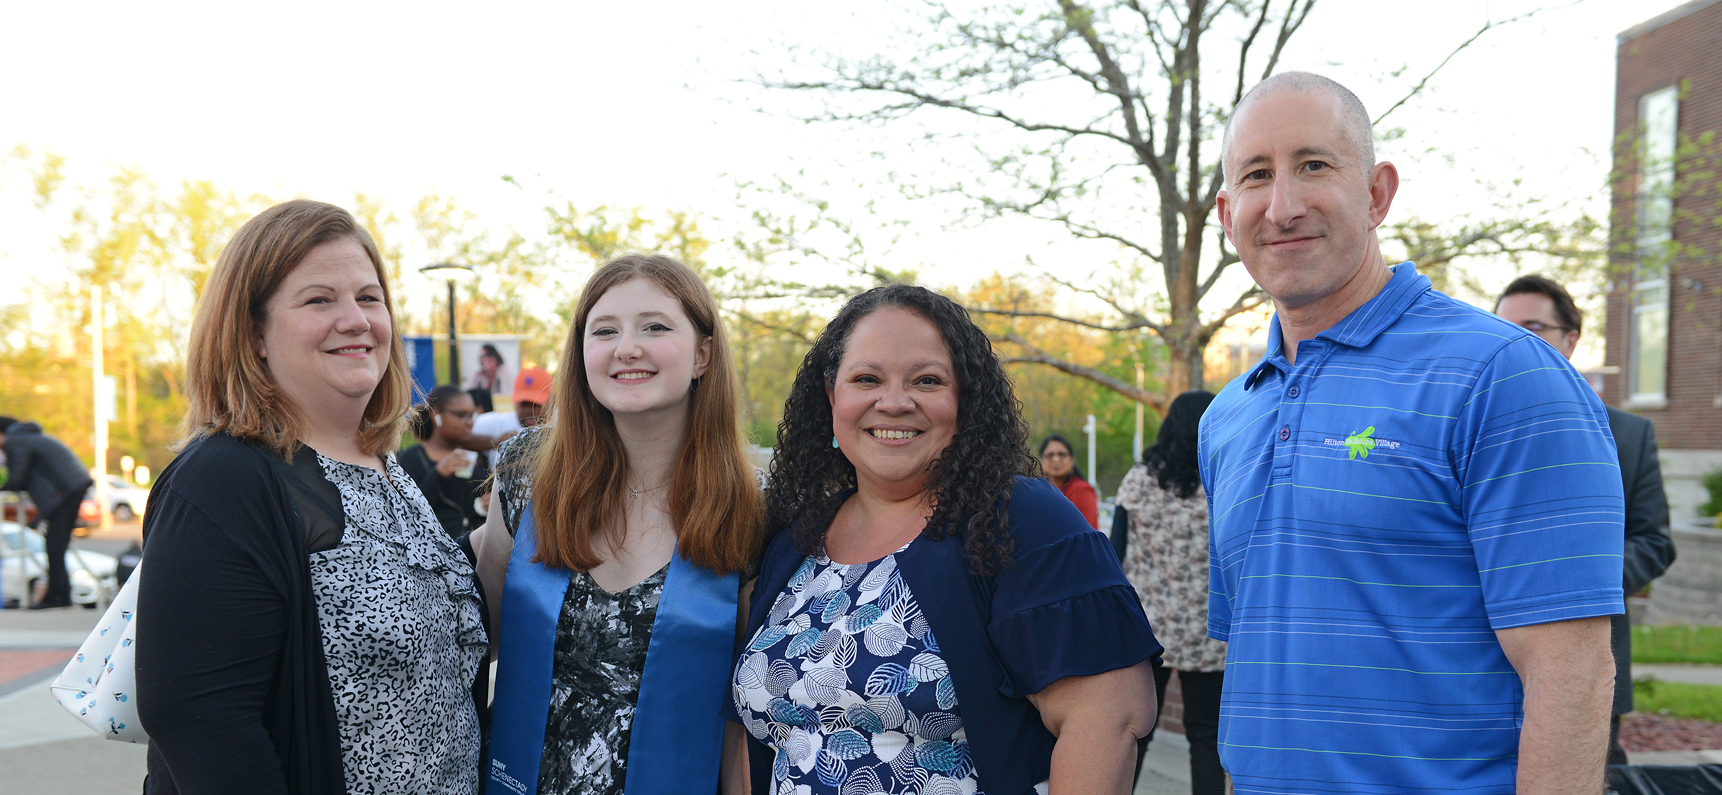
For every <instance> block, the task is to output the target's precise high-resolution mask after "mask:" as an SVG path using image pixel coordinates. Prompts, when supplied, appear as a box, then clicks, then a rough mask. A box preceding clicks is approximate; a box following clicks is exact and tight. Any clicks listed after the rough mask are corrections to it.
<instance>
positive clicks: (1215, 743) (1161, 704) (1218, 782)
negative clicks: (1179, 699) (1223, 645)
mask: <svg viewBox="0 0 1722 795" xmlns="http://www.w3.org/2000/svg"><path fill="white" fill-rule="evenodd" d="M1172 670H1173V669H1171V668H1155V669H1154V699H1155V701H1156V703H1157V704H1158V708H1159V709H1165V708H1166V684H1167V683H1168V682H1170V681H1172ZM1224 678H1225V672H1223V671H1179V672H1178V685H1179V686H1180V687H1181V688H1182V689H1183V691H1184V737H1185V739H1187V740H1189V741H1190V792H1191V795H1225V792H1226V772H1225V770H1224V769H1223V768H1221V767H1220V687H1221V683H1222V682H1223V681H1224ZM1156 728H1157V727H1156ZM1153 739H1154V732H1153V730H1150V731H1149V732H1148V736H1147V737H1143V738H1142V739H1141V740H1138V741H1137V742H1136V777H1137V778H1138V779H1140V778H1141V777H1142V759H1143V758H1144V757H1146V756H1147V755H1148V743H1149V741H1151V740H1153Z"/></svg>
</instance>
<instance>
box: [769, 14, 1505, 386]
mask: <svg viewBox="0 0 1722 795" xmlns="http://www.w3.org/2000/svg"><path fill="white" fill-rule="evenodd" d="M1314 6H1315V0H1283V1H1277V0H1158V1H1153V2H1149V1H1146V0H1094V2H1092V3H1088V4H1085V3H1083V2H1079V0H1055V2H1053V3H1049V4H1040V3H1034V4H1028V5H998V6H992V7H988V8H984V9H980V10H974V11H969V10H963V11H958V10H954V9H953V7H951V6H948V5H945V4H941V3H936V2H935V3H929V4H928V5H926V6H925V8H924V12H923V13H922V14H920V15H919V16H918V17H917V18H915V19H913V21H912V23H910V24H907V25H905V26H904V27H903V30H902V32H901V35H900V36H899V37H898V38H897V39H896V42H897V43H896V45H895V47H896V49H897V51H898V52H899V53H900V55H895V56H892V55H877V56H873V57H869V58H864V59H852V58H842V57H837V56H833V55H831V54H829V53H824V52H818V53H803V55H804V56H806V57H803V58H802V59H801V61H802V64H801V65H800V66H798V67H795V71H796V72H798V73H797V74H790V73H785V74H781V75H776V76H763V77H761V78H759V82H761V83H762V84H763V85H765V86H767V87H769V88H772V89H777V90H780V91H788V92H799V93H804V94H807V95H810V96H813V97H817V98H819V99H820V100H822V104H821V106H820V107H819V109H818V110H817V111H813V112H810V113H807V114H805V116H806V117H807V118H808V119H809V120H815V121H828V122H848V123H864V124H886V123H897V122H899V121H900V120H904V119H905V118H906V117H910V116H911V115H912V114H923V115H925V114H940V115H942V116H944V117H946V119H944V121H947V122H948V121H952V119H951V118H950V117H955V118H956V119H957V120H966V121H968V122H969V124H967V125H966V126H964V130H965V131H964V132H959V133H954V135H956V136H960V137H962V138H963V139H965V140H966V141H967V142H968V143H969V145H970V147H971V148H972V152H973V153H974V154H975V155H977V156H978V158H979V163H980V164H981V165H983V166H984V167H982V168H963V167H953V168H951V169H948V172H949V173H961V174H965V175H967V176H965V177H963V178H960V179H953V180H952V181H950V182H948V183H945V184H931V185H930V184H927V183H925V182H915V183H911V185H910V187H909V192H910V193H911V195H919V196H955V197H957V198H958V199H959V200H960V202H961V204H962V206H963V207H964V208H965V213H966V214H967V215H968V216H970V217H972V218H974V219H977V220H988V219H995V218H1011V217H1015V218H1025V219H1034V220H1037V221H1041V222H1045V223H1048V224H1052V225H1055V226H1056V227H1059V228H1062V229H1063V230H1064V231H1065V232H1067V233H1068V234H1070V235H1072V236H1074V237H1076V238H1080V239H1086V240H1096V241H1109V242H1111V243H1114V244H1116V245H1117V246H1119V247H1120V249H1121V250H1122V251H1123V252H1124V254H1125V256H1124V258H1123V261H1122V263H1121V264H1123V265H1124V266H1125V272H1126V273H1127V274H1129V275H1128V276H1127V278H1125V279H1119V280H1113V281H1112V282H1110V283H1107V284H1102V285H1095V284H1079V283H1077V280H1075V279H1070V278H1058V277H1053V276H1051V275H1050V274H1049V275H1048V278H1049V279H1051V280H1052V281H1055V282H1056V283H1058V284H1059V285H1061V286H1062V287H1063V288H1065V289H1066V290H1068V291H1070V292H1072V293H1075V294H1085V295H1086V296H1088V297H1089V298H1092V299H1094V300H1097V301H1099V302H1100V303H1101V304H1103V305H1105V306H1107V307H1109V308H1110V311H1111V312H1112V313H1114V316H1113V317H1112V319H1111V320H1110V321H1108V322H1104V323H1095V322H1093V321H1085V320H1082V319H1080V318H1075V317H1069V316H1062V315H1056V314H1052V315H1049V314H1047V313H1044V312H1035V313H1027V315H1024V313H1022V312H1021V310H1018V309H1013V308H1011V307H995V306H973V307H970V308H971V309H972V310H974V311H978V312H984V313H992V314H997V315H1004V316H1035V317H1052V318H1053V319H1057V320H1063V321H1067V322H1075V323H1081V324H1082V325H1087V326H1090V327H1093V328H1100V329H1105V330H1108V331H1116V332H1139V331H1140V330H1143V329H1147V330H1150V331H1152V332H1153V333H1154V334H1156V335H1158V336H1159V338H1160V339H1161V341H1162V342H1163V343H1164V345H1165V346H1166V348H1167V349H1168V351H1169V353H1170V356H1171V359H1172V362H1173V364H1172V369H1171V372H1169V373H1166V374H1165V376H1166V377H1165V378H1164V379H1163V383H1164V384H1165V387H1166V392H1165V393H1164V394H1178V393H1179V392H1181V391H1183V390H1186V389H1190V388H1196V387H1201V386H1202V385H1203V352H1204V350H1205V349H1206V348H1207V346H1208V343H1209V341H1210V340H1211V339H1212V338H1213V336H1214V334H1215V332H1216V331H1218V330H1219V329H1220V328H1221V327H1222V326H1223V325H1225V323H1226V322H1227V321H1228V320H1230V319H1231V318H1233V317H1235V316H1236V315H1238V314H1239V313H1242V312H1246V311H1249V310H1251V309H1253V308H1255V307H1258V306H1260V305H1262V303H1263V302H1264V301H1265V300H1266V298H1265V296H1263V295H1262V294H1261V292H1260V291H1258V290H1256V289H1255V288H1254V287H1247V288H1241V287H1237V286H1236V284H1237V281H1236V280H1225V281H1222V278H1221V277H1222V276H1224V275H1225V274H1226V273H1227V272H1228V270H1229V269H1230V268H1231V266H1232V265H1234V264H1237V262H1238V257H1237V255H1236V253H1234V252H1233V251H1232V250H1231V249H1230V247H1229V246H1228V245H1227V242H1226V240H1225V237H1224V235H1222V234H1220V231H1219V228H1218V224H1217V223H1216V221H1215V218H1214V209H1215V203H1216V196H1217V194H1218V193H1219V191H1220V188H1221V182H1220V169H1219V167H1218V166H1219V163H1218V161H1219V148H1220V147H1219V140H1218V139H1219V137H1220V131H1221V128H1222V127H1223V125H1224V121H1225V119H1226V118H1227V117H1228V116H1229V115H1230V113H1231V111H1232V109H1233V108H1234V107H1235V106H1236V105H1237V103H1238V100H1239V99H1240V98H1241V97H1242V96H1243V94H1244V92H1245V91H1246V90H1247V89H1248V88H1249V87H1250V86H1251V85H1253V84H1254V83H1255V82H1257V81H1259V80H1260V79H1262V78H1265V77H1267V76H1269V75H1271V74H1273V73H1274V71H1275V70H1276V69H1277V68H1278V67H1279V66H1280V61H1281V57H1282V56H1283V55H1284V53H1285V51H1286V47H1287V44H1288V43H1289V42H1290V41H1291V40H1292V38H1293V37H1294V36H1295V35H1297V33H1298V31H1299V30H1301V29H1302V27H1303V25H1304V24H1305V22H1306V21H1308V20H1309V19H1310V15H1311V12H1312V10H1313V9H1314ZM1519 18H1523V17H1522V16H1521V17H1518V18H1515V19H1519ZM1512 21H1514V20H1512V19H1508V20H1500V21H1494V22H1490V23H1487V24H1485V25H1483V26H1482V27H1481V29H1479V30H1478V31H1477V33H1476V34H1475V35H1473V36H1471V37H1470V38H1469V39H1467V40H1466V41H1464V42H1462V43H1459V44H1458V45H1457V46H1455V47H1454V49H1453V50H1452V52H1451V53H1449V54H1448V55H1447V58H1446V60H1443V61H1442V62H1441V64H1440V65H1439V66H1437V67H1435V69H1434V70H1432V71H1430V72H1429V73H1428V74H1426V75H1424V76H1422V79H1421V80H1419V81H1418V82H1416V83H1415V84H1414V85H1412V86H1411V87H1410V88H1409V90H1408V92H1407V93H1406V95H1405V98H1404V99H1401V100H1400V101H1399V102H1397V103H1395V104H1394V105H1393V106H1392V107H1390V108H1389V109H1388V111H1387V112H1386V113H1383V114H1382V116H1381V118H1385V117H1386V116H1387V115H1389V114H1391V113H1392V112H1393V111H1394V110H1397V109H1398V108H1399V107H1400V106H1401V105H1403V104H1404V103H1405V102H1406V100H1408V99H1410V98H1411V97H1412V96H1414V95H1415V94H1417V93H1418V92H1420V91H1421V90H1422V89H1423V88H1424V86H1425V85H1427V84H1428V82H1429V77H1430V76H1432V75H1433V74H1434V73H1435V71H1438V70H1439V69H1440V68H1441V67H1442V66H1445V65H1446V63H1447V62H1448V61H1450V60H1452V58H1453V56H1454V55H1456V54H1457V53H1458V52H1459V51H1461V50H1463V49H1465V48H1466V47H1468V46H1469V45H1470V44H1471V43H1472V42H1475V41H1476V40H1477V38H1478V37H1480V36H1481V35H1482V34H1483V33H1485V32H1486V31H1488V30H1489V29H1491V28H1493V27H1498V26H1500V25H1502V24H1506V23H1508V22H1512ZM808 74H812V75H814V76H812V77H807V76H806V75H808ZM1379 121H1380V119H1379V118H1378V119H1377V122H1378V123H1379ZM1000 133H1005V134H1003V135H1001V134H1000ZM928 135H929V137H939V136H940V135H941V133H939V132H937V131H934V132H929V133H928ZM947 135H950V134H947ZM1427 231H1429V230H1425V232H1427ZM1469 231H1470V232H1473V233H1474V232H1476V231H1477V230H1469ZM1425 236H1426V237H1427V236H1428V235H1425ZM1493 237H1494V238H1498V237H1499V236H1498V235H1496V236H1493ZM1489 239H1491V236H1489V235H1487V234H1484V235H1483V236H1482V237H1481V238H1479V239H1477V240H1472V241H1469V242H1467V243H1465V244H1464V245H1462V246H1459V247H1457V248H1455V246H1454V245H1452V242H1451V241H1448V242H1441V243H1440V245H1441V246H1442V247H1443V248H1442V250H1443V252H1444V254H1445V255H1446V256H1447V257H1448V258H1451V257H1453V256H1459V255H1462V254H1463V253H1464V252H1466V251H1470V250H1475V249H1476V248H1477V247H1478V246H1482V245H1485V244H1486V243H1487V241H1488V240H1489ZM1210 241H1212V244H1213V245H1212V246H1211V247H1210V246H1209V242H1210ZM1145 283H1146V284H1145ZM1216 290H1218V291H1219V292H1220V293H1223V294H1215V293H1216ZM1004 341H1006V342H1010V343H1013V344H1015V345H1016V346H1017V347H1018V348H1019V349H1021V351H1022V354H1021V355H1020V356H1018V357H1013V360H1017V361H1024V362H1034V363H1039V364H1044V365H1047V366H1051V367H1054V368H1057V369H1060V370H1063V371H1065V372H1067V373H1069V374H1071V375H1074V376H1077V377H1083V378H1088V379H1090V380H1094V381H1096V382H1097V383H1101V384H1103V385H1105V386H1107V387H1108V388H1110V389H1114V390H1115V391H1118V392H1119V393H1121V394H1124V395H1125V396H1127V397H1129V398H1131V399H1133V400H1137V401H1141V402H1144V403H1149V404H1151V405H1157V404H1159V403H1160V400H1158V399H1157V398H1158V396H1157V395H1153V394H1149V393H1147V392H1144V391H1143V390H1140V389H1137V388H1135V387H1131V386H1129V385H1127V384H1125V383H1123V382H1121V381H1119V380H1118V379H1116V378H1111V377H1110V376H1106V375H1105V374H1104V373H1100V372H1098V371H1093V370H1091V369H1089V368H1082V367H1078V366H1076V365H1073V364H1071V363H1068V362H1064V361H1061V360H1059V359H1058V358H1057V357H1054V356H1051V355H1048V354H1046V353H1045V352H1044V351H1039V350H1035V349H1034V348H1033V347H1032V346H1030V345H1026V344H1025V343H1024V341H1023V340H1022V339H1020V338H1017V339H1011V338H1010V337H1009V336H1008V335H1007V336H1006V337H1005V338H1004Z"/></svg>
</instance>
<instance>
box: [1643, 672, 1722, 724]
mask: <svg viewBox="0 0 1722 795" xmlns="http://www.w3.org/2000/svg"><path fill="white" fill-rule="evenodd" d="M1632 690H1633V694H1632V696H1633V697H1632V708H1633V709H1634V710H1636V711H1638V712H1648V713H1658V714H1663V715H1672V716H1674V717H1676V718H1697V719H1699V720H1707V721H1710V722H1712V723H1722V686H1717V685H1689V684H1685V683H1683V682H1662V681H1645V680H1643V679H1640V680H1637V681H1634V682H1633V683H1632Z"/></svg>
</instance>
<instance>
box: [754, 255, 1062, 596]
mask: <svg viewBox="0 0 1722 795" xmlns="http://www.w3.org/2000/svg"><path fill="white" fill-rule="evenodd" d="M884 307H898V308H901V309H906V310H908V311H911V312H914V313H915V314H917V315H920V316H921V317H924V318H926V319H927V320H928V321H930V322H931V323H932V324H933V325H934V326H936V327H937V328H938V329H939V334H940V336H942V337H943V338H944V341H945V345H946V346H947V347H948V348H950V351H951V364H952V367H953V369H954V370H955V371H956V373H955V374H956V380H957V387H958V390H959V391H958V394H959V396H960V397H959V401H958V405H957V431H956V435H955V436H953V437H952V438H951V444H950V446H949V447H946V448H945V449H944V451H942V452H941V453H940V454H939V457H938V458H937V459H935V460H934V461H933V463H932V465H931V478H930V484H929V487H928V488H929V491H931V492H932V494H933V497H934V499H933V513H932V516H930V517H929V518H928V519H927V527H926V529H925V530H923V531H922V534H923V535H925V536H926V537H928V538H930V539H933V540H938V539H941V538H944V537H945V536H947V535H953V534H954V535H959V536H961V537H962V539H963V551H964V554H965V556H966V557H967V558H968V561H969V565H970V567H971V568H972V569H973V570H974V571H975V572H976V573H977V574H981V575H983V576H990V575H992V574H995V573H997V571H998V570H999V569H1000V568H1002V567H1005V566H1009V565H1010V562H1011V551H1012V540H1011V536H1010V518H1009V517H1010V496H1011V489H1012V488H1013V486H1014V479H1015V477H1016V476H1017V475H1030V476H1032V475H1033V474H1034V473H1035V472H1037V471H1038V467H1039V462H1038V461H1037V460H1036V459H1035V458H1034V456H1032V455H1030V454H1029V452H1028V425H1027V424H1026V423H1024V422H1023V419H1022V404H1021V403H1019V402H1018V401H1017V399H1016V391H1015V389H1013V388H1012V386H1011V381H1010V376H1008V375H1006V374H1005V370H1004V366H1003V365H1002V364H1000V363H999V360H998V356H997V355H996V354H995V353H993V347H992V342H991V341H989V340H988V339H987V335H986V334H985V333H984V332H982V331H981V330H980V329H979V328H978V327H976V326H975V324H974V322H973V321H972V320H970V319H969V313H968V312H967V311H965V310H964V309H963V308H962V307H961V306H958V305H957V303H956V302H954V301H952V300H951V299H949V298H946V297H944V296H942V295H939V294H938V293H935V292H933V291H931V290H928V289H927V288H925V287H917V286H915V285H908V284H891V285H886V286H884V287H875V288H873V289H871V290H868V291H867V292H864V293H862V294H860V295H857V296H855V297H854V298H851V299H849V302H848V303H847V304H844V305H843V308H842V309H841V310H840V311H838V313H837V317H835V318H832V320H831V323H830V324H829V325H827V326H826V327H825V330H824V331H823V332H820V335H819V339H818V340H817V341H816V342H814V343H813V349H812V350H810V351H808V352H807V357H806V358H804V359H802V361H801V369H800V370H798V371H797V372H796V374H795V383H794V384H793V385H792V386H791V387H790V390H789V399H788V400H787V401H785V403H784V407H783V421H782V422H781V423H779V424H778V426H777V449H776V451H775V455H774V456H773V458H772V461H771V489H770V491H769V492H767V495H766V511H767V522H768V526H771V527H788V528H789V532H790V533H791V534H792V535H793V537H794V538H795V541H796V544H797V545H798V546H799V547H800V548H801V551H802V552H803V553H804V554H809V555H812V554H820V553H823V552H824V550H825V534H826V531H827V530H828V529H829V528H830V525H831V520H832V519H833V518H834V517H835V516H836V513H837V509H838V508H839V507H841V503H840V502H839V501H837V500H835V499H833V497H834V496H835V495H837V494H838V493H839V492H841V491H843V490H844V489H848V488H853V487H854V486H855V485H856V479H855V466H854V465H853V464H851V463H849V458H848V457H847V456H845V455H844V454H843V451H842V450H840V449H837V448H835V447H833V446H832V426H831V402H830V401H829V400H828V399H827V398H826V390H827V389H828V388H830V387H832V386H833V385H834V384H835V383H836V378H837V369H838V365H840V364H841V363H842V361H843V352H844V348H845V347H846V346H847V344H848V342H849V335H850V332H851V331H853V330H854V328H855V324H856V323H858V322H860V320H861V318H864V317H866V316H868V315H870V314H872V313H873V312H875V311H877V310H879V309H882V308H884Z"/></svg>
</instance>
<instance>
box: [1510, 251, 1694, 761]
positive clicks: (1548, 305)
mask: <svg viewBox="0 0 1722 795" xmlns="http://www.w3.org/2000/svg"><path fill="white" fill-rule="evenodd" d="M1495 314H1497V315H1500V316H1501V317H1502V318H1503V319H1506V320H1509V321H1512V322H1514V323H1517V324H1519V325H1520V326H1523V327H1525V329H1526V330H1528V331H1530V332H1531V333H1533V334H1536V335H1537V336H1538V337H1541V338H1543V340H1544V341H1545V342H1547V343H1548V344H1550V345H1553V346H1555V350H1557V351H1560V352H1561V355H1562V356H1565V357H1567V358H1568V359H1571V358H1572V357H1573V349H1574V348H1576V347H1578V341H1579V335H1580V334H1581V333H1582V331H1583V327H1584V315H1583V314H1582V313H1580V312H1579V309H1578V305H1577V304H1575V303H1573V297H1572V295H1571V294H1569V293H1568V292H1567V291H1566V288H1565V287H1562V286H1561V285H1560V284H1559V283H1558V282H1555V281H1552V280H1550V279H1547V278H1544V277H1542V276H1536V275H1531V276H1520V277H1519V278H1517V279H1514V280H1513V283H1512V284H1509V285H1507V289H1506V290H1504V291H1502V292H1501V297H1500V298H1499V299H1497V300H1496V301H1495ZM1608 424H1609V427H1610V429H1611V430H1612V431H1613V433H1614V446H1615V448H1616V449H1617V451H1618V452H1619V454H1620V478H1621V484H1622V486H1623V488H1624V489H1625V492H1626V553H1625V555H1624V556H1623V557H1622V569H1623V570H1624V575H1625V589H1626V594H1627V595H1628V596H1630V595H1632V594H1635V593H1638V592H1639V591H1642V590H1644V588H1645V586H1647V585H1649V584H1650V581H1651V580H1654V579H1656V578H1657V577H1660V576H1662V573H1663V572H1664V571H1667V570H1668V564H1670V563H1673V562H1674V539H1673V538H1671V537H1669V534H1668V498H1667V496H1666V495H1664V494H1663V493H1662V467H1661V465H1660V464H1658V463H1657V460H1656V426H1654V425H1652V424H1651V422H1650V420H1647V419H1645V418H1643V417H1640V416H1638V415H1636V414H1628V413H1627V412H1624V411H1621V410H1620V409H1617V408H1615V407H1613V406H1609V407H1608ZM1612 629H1613V633H1612V634H1613V636H1614V637H1613V640H1614V711H1613V717H1612V718H1611V719H1610V721H1609V731H1608V763H1609V764H1611V765H1624V764H1626V752H1625V751H1623V750H1621V747H1620V716H1621V715H1624V714H1626V713H1628V712H1631V711H1632V631H1631V629H1632V628H1631V624H1630V623H1629V622H1628V620H1627V616H1626V615H1625V614H1622V615H1617V616H1614V618H1613V619H1612Z"/></svg>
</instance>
